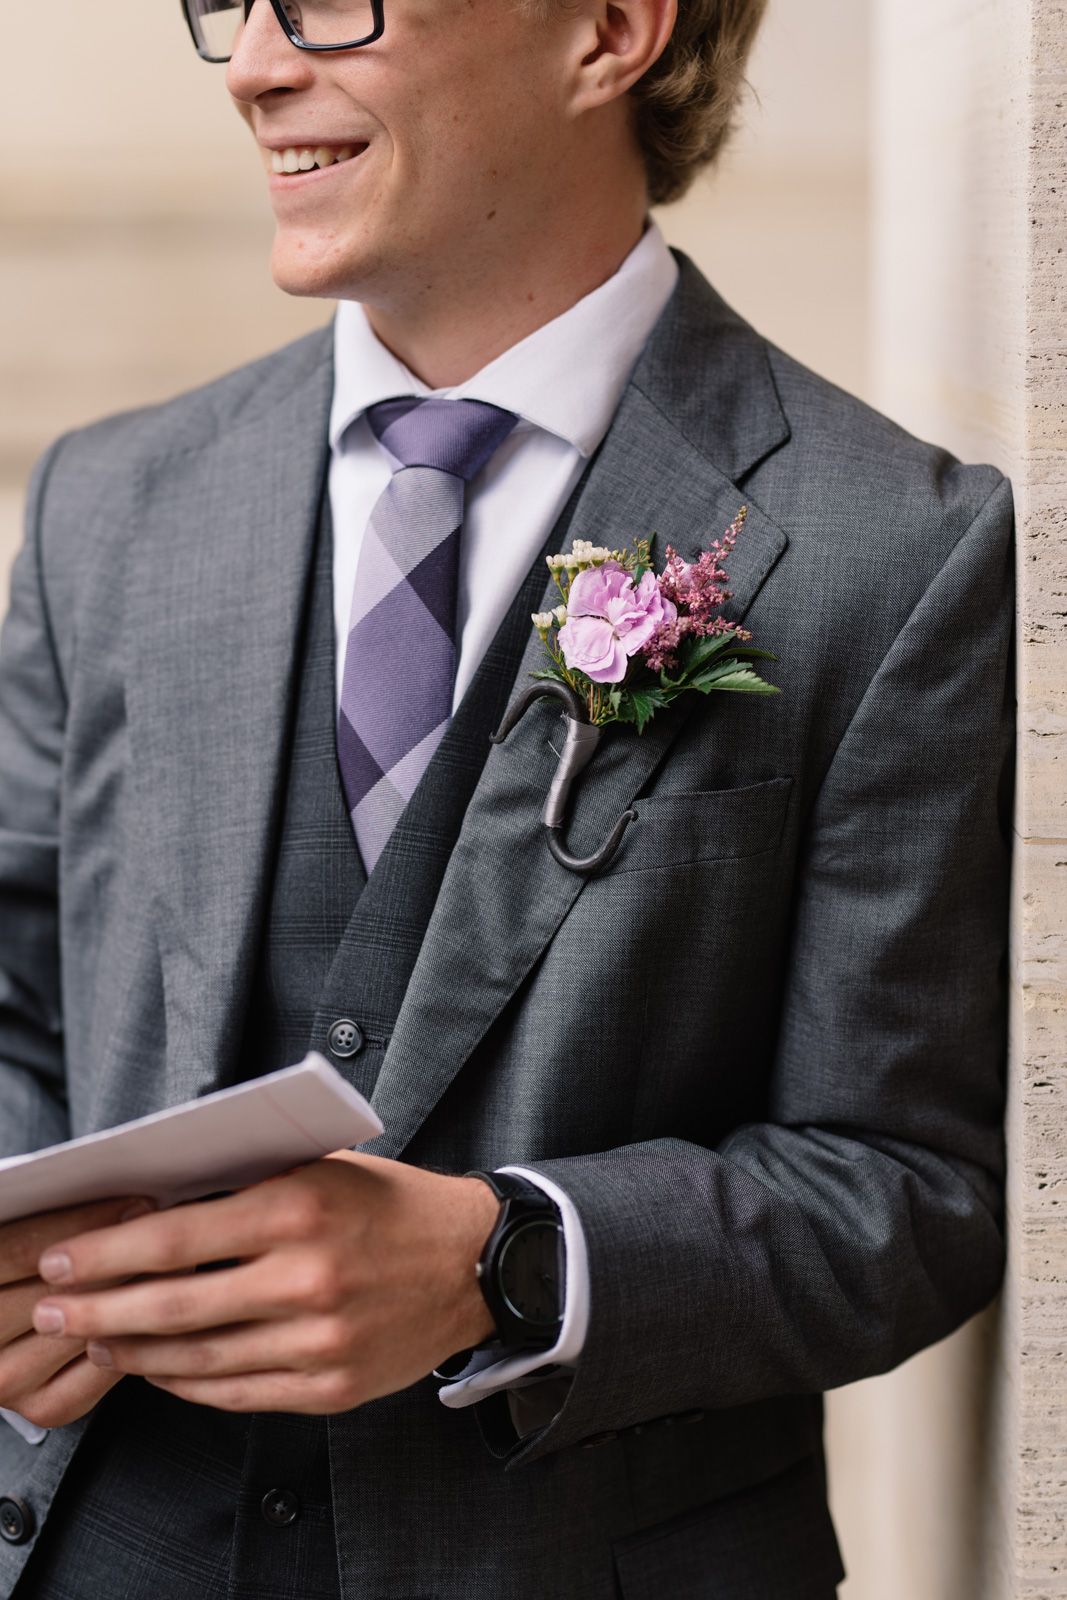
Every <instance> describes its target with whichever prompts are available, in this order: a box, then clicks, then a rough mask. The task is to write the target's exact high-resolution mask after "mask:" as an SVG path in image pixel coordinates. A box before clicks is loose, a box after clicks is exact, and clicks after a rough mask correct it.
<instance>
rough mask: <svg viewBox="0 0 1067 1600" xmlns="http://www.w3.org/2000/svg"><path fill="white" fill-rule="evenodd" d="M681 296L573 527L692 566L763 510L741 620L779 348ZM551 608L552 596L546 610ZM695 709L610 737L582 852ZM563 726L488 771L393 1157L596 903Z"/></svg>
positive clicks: (424, 951)
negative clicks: (581, 911)
mask: <svg viewBox="0 0 1067 1600" xmlns="http://www.w3.org/2000/svg"><path fill="white" fill-rule="evenodd" d="M679 294H680V295H681V300H680V301H678V295H676V297H675V301H672V303H671V306H670V307H669V308H668V311H667V312H666V313H665V314H664V319H663V320H662V321H661V325H660V327H659V328H657V330H656V332H655V333H654V334H653V338H652V341H651V343H650V346H649V349H648V350H647V351H646V354H645V357H643V358H642V361H641V363H640V364H639V366H638V369H637V371H636V372H635V374H634V378H633V380H632V382H631V384H630V386H629V388H628V389H627V392H626V394H625V396H624V398H623V401H622V404H621V406H620V408H619V411H618V413H617V414H616V417H615V420H614V422H613V424H612V428H611V430H610V432H609V434H608V437H607V439H606V440H605V442H604V445H603V447H602V449H601V452H600V455H599V456H598V458H597V460H596V463H595V465H594V467H593V470H592V472H591V474H590V476H589V479H588V483H587V487H586V489H585V492H584V494H583V496H582V498H581V500H580V501H579V503H578V506H577V509H576V511H575V514H574V518H573V521H572V523H571V528H570V532H571V534H572V535H573V536H574V537H575V538H583V539H590V540H592V542H593V543H594V544H607V545H609V546H614V545H617V544H621V543H628V542H630V541H631V540H632V539H633V538H634V537H637V536H640V535H642V534H645V533H651V532H653V531H655V532H656V533H657V535H658V537H659V553H660V556H661V558H662V554H663V551H664V548H665V546H666V545H667V544H672V545H674V546H675V547H676V548H677V549H679V550H680V551H681V552H682V553H683V554H685V555H687V556H689V557H690V558H691V557H692V556H694V555H695V554H696V552H697V551H698V550H699V549H703V548H706V547H707V546H708V544H709V543H710V542H711V540H713V539H715V538H717V537H719V536H721V534H722V532H723V530H724V529H725V528H727V527H728V526H729V524H730V523H731V522H732V521H733V519H734V517H735V516H736V514H737V512H738V510H739V509H740V507H741V505H742V504H744V503H746V501H747V502H748V504H749V518H748V521H747V523H746V524H745V529H744V534H743V536H742V539H741V541H739V544H738V548H737V550H736V552H735V554H734V556H733V558H732V559H731V563H730V577H731V584H732V589H733V594H734V599H733V601H732V603H731V606H730V611H731V614H732V615H733V616H735V617H737V618H740V617H742V616H743V615H744V613H745V611H746V610H747V608H748V607H749V605H751V603H752V601H753V599H754V598H755V596H756V593H757V592H758V590H759V588H760V586H761V585H762V583H763V581H764V579H765V578H766V576H767V574H768V573H769V571H770V570H771V568H772V567H773V565H774V564H775V562H776V561H777V560H778V558H779V556H780V555H781V553H782V551H783V550H784V548H785V545H786V539H785V535H784V534H783V533H782V531H781V530H780V529H779V528H778V527H777V526H776V525H775V524H774V523H773V522H772V521H771V520H770V518H769V517H767V516H766V515H765V514H764V513H763V512H762V511H761V510H760V508H759V507H758V506H755V505H752V503H751V501H750V499H749V497H747V496H745V495H744V494H743V493H742V491H741V490H740V489H739V488H738V487H737V483H736V478H737V477H740V476H742V475H743V472H744V471H745V470H746V469H747V468H748V467H750V466H751V465H753V464H754V462H755V461H756V460H758V459H760V458H761V457H762V456H763V455H765V454H766V453H767V452H768V451H769V450H771V449H773V448H775V447H776V446H777V445H779V444H781V443H782V442H783V441H784V439H785V438H786V437H787V436H788V428H787V426H786V423H785V419H784V417H783V415H782V413H781V408H780V406H779V405H778V401H777V396H776V394H775V392H774V387H773V383H772V382H771V380H770V375H769V369H768V367H767V362H766V357H765V354H764V353H763V346H762V342H761V341H759V340H758V339H757V338H756V336H755V335H754V334H753V333H752V332H751V330H749V329H747V328H746V325H745V324H743V323H741V322H740V319H738V318H736V317H734V315H733V313H731V312H729V311H728V309H727V308H725V307H724V306H723V305H722V302H721V301H719V300H718V297H717V296H714V295H713V293H712V291H711V290H710V289H709V288H708V286H707V285H706V284H704V281H703V279H701V278H700V277H699V274H696V273H695V271H694V269H692V268H691V267H688V264H683V277H682V281H681V283H680V285H679ZM676 302H678V303H676ZM720 308H721V309H720ZM709 322H710V324H711V331H709V327H708V324H709ZM687 324H688V325H689V327H690V330H691V337H688V338H687V337H686V325H687ZM716 326H717V327H718V328H719V330H720V333H721V342H722V362H721V364H720V365H719V366H716V365H715V364H714V339H713V337H712V334H713V331H714V328H715V327H716ZM739 330H740V331H739ZM701 340H706V341H709V342H710V343H711V344H712V346H713V350H712V352H711V353H710V354H709V353H708V352H701V353H702V354H703V355H704V356H705V359H706V360H708V361H711V363H712V365H711V367H710V371H709V369H707V368H706V367H702V366H700V365H699V363H698V364H697V365H696V368H695V370H694V365H693V356H692V350H693V347H694V344H697V345H699V343H700V342H701ZM686 350H688V351H689V352H690V355H689V356H686V355H685V351H686ZM678 351H681V352H682V353H681V354H680V355H679V356H678V361H679V362H680V363H684V362H686V361H688V363H689V372H690V378H691V381H690V382H689V383H688V384H686V383H685V382H680V381H679V373H678V371H676V368H675V365H674V363H673V361H672V352H678ZM746 370H747V373H748V381H747V383H746V381H745V374H746ZM717 380H718V382H717ZM720 384H721V385H722V386H725V388H726V390H727V391H728V392H727V393H726V394H725V395H724V394H723V393H721V392H720V387H719V385H720ZM701 388H703V389H705V390H707V391H709V392H708V393H707V394H706V395H705V396H704V400H703V403H702V402H701V398H700V395H699V393H695V391H699V390H701ZM679 397H681V398H679ZM672 411H673V412H674V413H675V414H676V415H674V416H672V414H671V413H672ZM709 419H711V420H710V421H709ZM716 419H717V430H718V431H716ZM746 430H747V441H748V442H747V444H746V443H745V442H744V436H745V434H746ZM709 432H710V433H711V434H712V435H713V437H711V438H710V439H709V437H708V434H709ZM715 455H720V456H721V458H722V460H723V463H724V466H719V465H718V464H717V462H716V460H715V459H714V457H715ZM725 467H729V468H730V469H731V470H730V471H729V472H727V471H726V470H724V468H725ZM548 599H549V590H548V589H547V588H546V591H545V602H544V603H547V601H548ZM539 656H540V646H539V643H538V641H537V639H536V636H535V635H534V634H533V633H532V630H531V635H530V643H529V645H528V648H527V651H526V654H525V656H524V658H523V661H522V664H521V666H520V669H519V673H518V676H517V680H516V688H519V687H524V686H525V685H526V683H527V682H528V681H529V680H528V677H527V674H528V672H529V671H530V670H531V668H533V667H535V666H536V665H537V664H538V658H539ZM688 714H689V706H688V704H687V702H686V701H682V702H681V703H680V704H679V705H677V706H676V707H674V708H673V709H672V710H671V711H669V712H666V713H660V714H659V715H658V716H657V717H656V718H655V719H654V720H653V722H652V723H651V724H650V726H649V727H648V728H647V729H646V731H645V732H644V734H642V735H641V736H640V737H637V736H636V735H635V734H634V733H633V731H632V730H630V729H623V728H614V729H610V730H609V731H608V733H607V735H606V736H605V738H604V740H603V741H602V744H601V746H600V749H599V750H598V752H597V755H596V758H595V760H594V762H593V763H592V766H591V767H590V768H589V769H588V771H587V772H586V773H585V774H584V775H583V777H582V779H581V780H580V785H579V790H578V798H577V804H576V806H575V810H574V816H573V818H572V820H571V823H570V826H569V829H568V843H569V847H570V848H571V849H572V850H573V851H574V853H576V854H578V855H582V854H585V853H587V852H589V851H591V850H593V849H595V848H596V847H597V846H598V845H599V844H600V843H602V841H603V839H604V838H605V836H606V835H607V833H608V832H609V831H610V830H611V828H612V827H613V825H614V824H615V822H616V821H617V820H618V818H619V816H620V814H621V813H622V812H623V811H624V810H625V809H626V808H627V806H628V805H629V804H630V803H631V802H632V801H633V800H634V799H635V798H636V797H637V796H638V795H639V794H640V792H641V790H642V789H643V787H644V786H645V784H646V783H647V782H648V781H649V779H650V778H651V777H652V775H653V773H654V772H655V770H656V768H657V767H658V766H659V764H660V762H661V761H662V760H663V758H664V756H665V755H666V753H667V751H668V750H669V748H670V746H671V744H672V742H673V740H674V739H675V738H676V737H677V734H678V732H679V730H680V728H681V727H682V726H683V724H684V722H685V720H686V718H687V716H688ZM558 727H559V722H558V708H552V707H551V706H550V705H549V703H547V702H545V703H543V704H542V705H539V706H535V707H534V708H533V709H532V710H531V711H530V712H529V713H528V714H527V716H526V717H525V719H524V720H523V722H522V723H520V724H519V727H518V728H517V729H516V730H515V731H514V733H512V735H511V736H510V738H509V739H508V741H507V742H506V744H504V745H502V746H499V747H497V748H495V749H494V750H493V752H492V754H491V755H490V756H489V759H488V761H487V762H486V765H485V768H484V770H483V773H482V776H481V779H480V781H479V783H478V785H477V788H476V789H475V792H474V795H473V798H472V800H471V803H470V805H469V807H468V808H467V813H466V817H465V819H464V822H463V827H462V830H461V832H460V836H459V840H458V842H457V844H456V847H455V849H454V851H453V852H452V856H451V859H450V861H449V865H448V868H447V871H446V873H445V876H444V880H443V882H442V885H441V890H440V893H439V895H438V896H437V900H436V904H435V906H434V910H433V914H432V916H431V918H430V922H429V926H428V928H427V932H426V936H425V938H424V940H423V943H422V947H421V950H420V952H419V956H418V960H417V961H416V963H415V967H414V970H413V972H412V975H411V980H410V982H409V984H408V986H407V991H406V995H405V999H404V1003H403V1006H402V1008H401V1010H400V1014H399V1017H398V1019H397V1023H396V1027H395V1030H394V1032H393V1035H392V1040H391V1042H390V1045H389V1049H388V1051H387V1052H386V1055H385V1058H384V1061H383V1063H382V1066H381V1070H380V1073H379V1075H378V1079H377V1084H376V1086H375V1089H374V1094H373V1102H374V1106H375V1109H376V1110H377V1111H378V1113H379V1115H380V1116H381V1118H382V1120H383V1122H384V1124H385V1128H386V1132H385V1134H384V1135H383V1136H382V1138H381V1139H379V1140H377V1141H375V1142H374V1144H373V1145H372V1146H371V1148H373V1149H374V1150H375V1151H377V1152H380V1153H382V1154H385V1155H392V1156H398V1155H400V1154H401V1153H402V1152H403V1150H404V1149H405V1147H406V1146H407V1145H408V1144H409V1143H410V1141H411V1140H412V1138H413V1137H414V1135H415V1134H416V1133H417V1132H418V1130H419V1128H420V1127H421V1125H422V1123H423V1122H424V1121H425V1119H426V1117H427V1116H428V1115H429V1113H430V1112H431V1111H432V1110H433V1108H434V1106H435V1105H436V1104H437V1102H438V1100H439V1099H440V1097H441V1095H442V1094H443V1093H444V1092H445V1090H446V1089H447V1088H448V1086H449V1084H450V1083H451V1082H452V1080H453V1078H454V1077H455V1076H456V1074H457V1073H458V1072H459V1070H460V1069H461V1067H462V1066H463V1064H464V1063H465V1062H466V1061H467V1060H468V1058H469V1057H470V1055H471V1052H472V1051H473V1050H474V1049H475V1048H476V1047H477V1045H478V1044H479V1043H480V1041H481V1040H482V1039H483V1038H484V1037H485V1034H486V1033H487V1031H488V1029H489V1028H490V1027H491V1025H492V1024H493V1022H494V1021H495V1020H496V1018H497V1017H498V1016H499V1015H500V1013H501V1012H502V1010H503V1009H504V1007H505V1006H506V1005H507V1003H508V1001H509V1000H510V999H511V998H512V996H513V995H514V994H515V992H516V990H517V989H518V988H519V986H520V985H521V984H522V982H523V981H524V979H525V978H526V976H527V975H528V973H529V972H530V971H531V969H532V968H533V966H534V964H535V963H536V962H537V960H538V958H539V957H540V955H541V953H542V952H543V951H544V949H545V947H546V946H547V944H548V943H549V941H550V940H551V939H552V937H553V936H554V934H555V933H556V931H557V929H558V928H559V926H560V924H561V923H562V921H563V919H564V918H565V917H566V915H567V913H568V911H569V910H570V908H571V906H572V905H573V903H574V901H575V900H576V899H577V897H578V895H579V894H580V893H581V892H582V889H583V886H584V885H583V881H582V880H581V879H579V878H577V877H575V876H574V875H573V874H572V873H569V872H567V871H566V870H565V869H564V868H562V867H560V866H558V865H557V864H556V862H555V861H554V860H553V859H552V857H551V856H550V855H549V853H548V850H547V847H546V845H545V842H544V837H543V834H542V830H541V826H540V821H539V814H540V809H541V805H542V803H543V800H544V795H545V790H546V788H547V784H548V782H549V780H550V778H551V775H552V772H553V770H554V768H555V764H556V756H555V753H554V751H553V750H552V748H551V744H550V741H551V740H556V741H557V743H558V737H559V735H558V732H557V730H558ZM634 826H635V827H636V826H639V824H634ZM623 849H624V850H625V843H624V845H623Z"/></svg>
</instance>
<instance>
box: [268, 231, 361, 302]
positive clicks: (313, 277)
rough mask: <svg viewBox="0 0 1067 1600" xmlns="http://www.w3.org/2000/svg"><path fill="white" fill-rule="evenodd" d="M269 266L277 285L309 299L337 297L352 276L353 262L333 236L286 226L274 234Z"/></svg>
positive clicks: (286, 291)
mask: <svg viewBox="0 0 1067 1600" xmlns="http://www.w3.org/2000/svg"><path fill="white" fill-rule="evenodd" d="M270 270H271V276H272V278H273V279H274V281H275V283H276V284H277V285H278V288H279V289H281V290H283V291H284V292H285V293H286V294H291V295H298V296H303V297H305V298H308V299H312V300H337V299H340V298H341V297H342V295H343V293H344V291H345V288H346V286H347V285H349V284H350V283H351V280H352V276H353V273H352V264H351V262H350V261H348V260H347V259H346V257H345V252H344V250H343V248H342V247H341V246H340V245H339V244H338V243H337V242H336V240H331V239H323V237H322V236H321V234H300V233H297V234H294V233H292V232H290V231H289V230H288V229H285V230H281V231H279V233H278V235H277V237H276V238H275V241H274V249H273V251H272V253H271V262H270ZM357 276H358V274H357Z"/></svg>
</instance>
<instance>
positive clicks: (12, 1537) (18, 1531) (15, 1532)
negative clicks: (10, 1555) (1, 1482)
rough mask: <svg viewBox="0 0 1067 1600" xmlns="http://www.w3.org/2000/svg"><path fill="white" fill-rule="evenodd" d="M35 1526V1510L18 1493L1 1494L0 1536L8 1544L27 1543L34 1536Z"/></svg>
mask: <svg viewBox="0 0 1067 1600" xmlns="http://www.w3.org/2000/svg"><path fill="white" fill-rule="evenodd" d="M34 1527H35V1522H34V1516H33V1512H32V1511H31V1509H30V1507H29V1506H28V1505H27V1504H26V1502H25V1500H20V1499H19V1497H18V1495H15V1494H5V1495H3V1496H0V1536H3V1538H5V1539H6V1540H7V1542H8V1544H25V1543H26V1541H27V1539H32V1538H33V1530H34Z"/></svg>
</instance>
